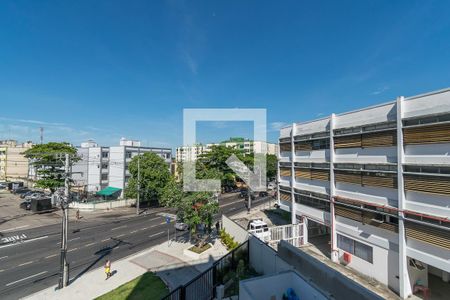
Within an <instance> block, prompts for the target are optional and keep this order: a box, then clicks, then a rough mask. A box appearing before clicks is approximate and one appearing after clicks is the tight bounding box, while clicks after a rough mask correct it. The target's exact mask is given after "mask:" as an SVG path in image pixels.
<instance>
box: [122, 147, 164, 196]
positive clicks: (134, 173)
mask: <svg viewBox="0 0 450 300" xmlns="http://www.w3.org/2000/svg"><path fill="white" fill-rule="evenodd" d="M138 160H140V162H139V164H140V171H139V173H140V175H139V177H140V191H141V193H140V196H141V198H140V199H141V201H148V202H156V201H159V198H160V196H161V194H162V191H163V189H164V187H165V186H166V185H167V183H168V182H169V179H170V178H171V176H170V171H169V166H168V165H167V163H166V162H165V161H164V159H162V158H161V157H160V156H159V155H157V154H155V153H153V152H145V153H143V154H140V155H136V156H135V157H133V159H132V160H131V161H130V163H129V165H128V170H129V171H130V174H131V177H130V179H129V181H128V186H127V188H126V189H125V195H126V196H127V197H130V198H136V197H137V191H138V188H137V187H138Z"/></svg>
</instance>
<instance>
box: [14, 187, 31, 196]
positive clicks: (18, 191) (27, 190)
mask: <svg viewBox="0 0 450 300" xmlns="http://www.w3.org/2000/svg"><path fill="white" fill-rule="evenodd" d="M29 191H31V190H30V189H29V188H26V187H20V188H18V189H15V190H12V192H13V193H14V194H16V195H22V194H25V193H26V192H29Z"/></svg>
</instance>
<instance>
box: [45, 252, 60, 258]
mask: <svg viewBox="0 0 450 300" xmlns="http://www.w3.org/2000/svg"><path fill="white" fill-rule="evenodd" d="M57 255H58V253H56V254H52V255H49V256H46V257H45V258H52V257H55V256H57Z"/></svg>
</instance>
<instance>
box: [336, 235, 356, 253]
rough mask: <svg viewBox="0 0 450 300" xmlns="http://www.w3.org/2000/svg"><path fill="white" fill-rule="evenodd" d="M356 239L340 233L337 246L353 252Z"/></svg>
mask: <svg viewBox="0 0 450 300" xmlns="http://www.w3.org/2000/svg"><path fill="white" fill-rule="evenodd" d="M353 242H354V241H353V240H352V239H351V238H348V237H346V236H343V235H340V234H338V239H337V246H338V248H339V249H342V250H344V251H345V252H348V253H351V254H353V252H354V251H353V248H354V243H353Z"/></svg>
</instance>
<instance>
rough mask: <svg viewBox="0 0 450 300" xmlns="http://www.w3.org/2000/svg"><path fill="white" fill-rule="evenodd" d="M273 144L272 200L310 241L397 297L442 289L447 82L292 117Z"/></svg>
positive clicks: (445, 273)
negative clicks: (322, 114)
mask: <svg viewBox="0 0 450 300" xmlns="http://www.w3.org/2000/svg"><path fill="white" fill-rule="evenodd" d="M279 146H280V149H279V154H278V155H279V163H278V164H279V166H278V168H279V172H278V173H279V178H278V180H279V186H278V189H279V190H278V201H279V203H280V205H281V207H282V208H283V209H285V210H287V211H290V212H291V216H292V222H293V223H295V222H297V220H302V221H305V224H307V227H308V232H307V236H308V237H307V239H308V241H309V242H310V243H315V242H317V243H321V245H322V246H323V245H325V247H324V248H325V251H324V252H325V253H326V255H328V256H329V257H330V259H332V260H333V261H334V262H338V263H342V264H345V265H347V266H348V267H350V268H353V269H355V270H357V271H359V272H361V273H363V274H365V275H367V276H369V277H372V278H374V279H376V280H377V281H379V282H380V283H382V284H385V285H386V286H388V287H389V288H390V289H392V290H393V291H395V292H397V293H398V294H399V295H400V296H401V297H402V298H407V297H408V296H410V295H411V294H412V293H413V291H414V287H416V286H419V285H422V286H425V287H428V288H430V291H431V295H433V288H434V287H435V286H439V287H440V288H444V289H448V293H450V284H449V281H450V273H449V272H450V89H446V90H441V91H436V92H432V93H428V94H423V95H418V96H413V97H408V98H404V97H398V98H397V99H396V100H395V101H392V102H388V103H384V104H380V105H376V106H372V107H367V108H363V109H359V110H356V111H352V112H347V113H342V114H332V115H331V116H329V117H326V118H322V119H318V120H313V121H310V122H304V123H295V124H292V125H291V126H288V127H285V128H282V129H281V131H280V139H279ZM328 244H329V246H328ZM448 293H447V294H448Z"/></svg>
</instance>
